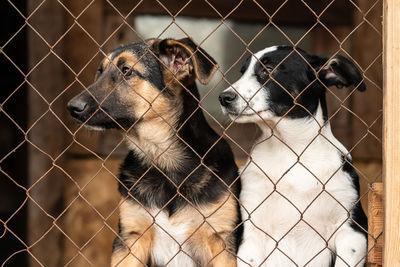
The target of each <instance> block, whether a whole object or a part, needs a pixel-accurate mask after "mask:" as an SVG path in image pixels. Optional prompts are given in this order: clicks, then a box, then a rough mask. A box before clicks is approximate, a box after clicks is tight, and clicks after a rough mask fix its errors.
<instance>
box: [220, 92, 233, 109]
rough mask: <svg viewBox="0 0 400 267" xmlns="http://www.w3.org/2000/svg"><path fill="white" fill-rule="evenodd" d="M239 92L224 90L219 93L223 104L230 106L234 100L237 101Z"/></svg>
mask: <svg viewBox="0 0 400 267" xmlns="http://www.w3.org/2000/svg"><path fill="white" fill-rule="evenodd" d="M236 97H237V94H235V93H234V92H229V91H228V92H223V93H221V94H220V95H219V97H218V99H219V102H220V103H221V105H222V106H224V107H226V106H229V105H230V104H231V103H232V102H233V101H235V99H236Z"/></svg>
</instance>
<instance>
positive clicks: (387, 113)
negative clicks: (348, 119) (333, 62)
mask: <svg viewBox="0 0 400 267" xmlns="http://www.w3.org/2000/svg"><path fill="white" fill-rule="evenodd" d="M399 14H400V2H399V1H398V0H385V1H384V8H383V19H384V24H383V27H384V36H383V42H384V46H383V53H384V59H383V60H384V68H383V71H384V82H383V85H384V87H383V88H384V90H383V91H384V94H383V107H384V110H383V159H384V161H383V175H384V176H383V177H384V210H385V231H384V257H383V264H384V266H386V267H392V266H400V208H399V207H400V138H399V133H400V118H399V114H400V90H399V84H400V32H399V25H400V16H399Z"/></svg>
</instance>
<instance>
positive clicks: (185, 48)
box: [152, 38, 218, 84]
mask: <svg viewBox="0 0 400 267" xmlns="http://www.w3.org/2000/svg"><path fill="white" fill-rule="evenodd" d="M152 45H153V50H154V51H155V52H156V53H157V54H158V55H159V59H160V60H161V61H162V63H163V64H164V66H166V67H167V68H168V69H169V70H170V71H171V72H172V73H173V74H174V75H175V77H176V78H177V79H178V80H182V79H184V78H186V77H190V76H191V75H192V74H193V73H194V74H195V76H196V77H197V79H198V80H199V81H200V82H201V83H202V84H207V83H208V82H209V81H210V79H211V77H212V76H213V75H214V73H215V71H216V70H217V68H218V64H217V63H216V62H215V60H214V59H213V58H212V57H211V56H210V55H209V54H207V52H205V51H204V50H203V49H202V48H200V47H199V46H197V45H196V44H195V43H194V42H193V41H192V40H191V39H189V38H183V39H180V40H173V39H164V40H157V41H154V42H153V43H152Z"/></svg>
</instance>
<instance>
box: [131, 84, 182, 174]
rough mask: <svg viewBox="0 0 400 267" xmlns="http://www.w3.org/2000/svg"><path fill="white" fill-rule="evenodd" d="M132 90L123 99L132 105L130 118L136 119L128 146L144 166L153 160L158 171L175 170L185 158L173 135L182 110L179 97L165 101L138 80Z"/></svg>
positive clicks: (157, 92) (163, 97)
mask: <svg viewBox="0 0 400 267" xmlns="http://www.w3.org/2000/svg"><path fill="white" fill-rule="evenodd" d="M132 88H134V89H135V90H133V91H132V92H131V93H130V94H129V95H128V96H126V98H127V99H128V101H129V102H130V103H132V107H133V108H132V110H133V111H134V116H135V117H136V118H140V119H141V120H140V123H138V124H137V125H136V126H135V130H134V133H131V134H130V133H128V135H127V136H128V138H127V140H128V144H129V147H130V148H131V149H134V150H135V151H137V152H139V155H142V156H143V159H145V160H146V159H147V161H148V163H151V162H152V161H155V163H156V164H158V165H159V166H160V167H162V168H166V169H169V170H171V169H177V168H179V166H180V163H181V162H182V160H183V159H184V158H185V155H184V153H183V148H182V147H181V145H179V143H178V139H177V137H176V134H175V129H176V128H177V122H178V118H179V115H180V113H179V112H180V111H181V110H182V101H181V98H180V97H179V96H176V97H175V98H174V100H171V99H167V98H166V97H165V95H164V94H162V93H161V92H160V90H159V89H157V88H154V87H153V85H152V84H151V83H150V82H148V81H145V80H142V79H140V78H135V79H134V81H132Z"/></svg>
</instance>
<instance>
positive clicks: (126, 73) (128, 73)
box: [121, 66, 133, 77]
mask: <svg viewBox="0 0 400 267" xmlns="http://www.w3.org/2000/svg"><path fill="white" fill-rule="evenodd" d="M121 71H122V74H123V75H124V76H125V77H129V76H132V74H133V70H132V68H130V67H128V66H124V67H122V70H121Z"/></svg>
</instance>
